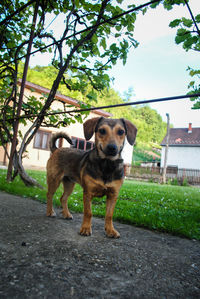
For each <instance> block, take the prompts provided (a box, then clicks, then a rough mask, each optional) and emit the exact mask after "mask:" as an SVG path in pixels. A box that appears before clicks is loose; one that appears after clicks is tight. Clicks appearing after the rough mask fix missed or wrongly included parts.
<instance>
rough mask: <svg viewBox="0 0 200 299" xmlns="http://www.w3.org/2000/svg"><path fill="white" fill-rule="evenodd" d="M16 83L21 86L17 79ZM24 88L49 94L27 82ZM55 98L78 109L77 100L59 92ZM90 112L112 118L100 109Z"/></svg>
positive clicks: (46, 89)
mask: <svg viewBox="0 0 200 299" xmlns="http://www.w3.org/2000/svg"><path fill="white" fill-rule="evenodd" d="M18 82H19V84H21V79H19V81H18ZM25 87H26V88H28V89H33V90H34V91H36V92H39V93H43V94H49V92H50V90H49V89H48V88H45V87H42V86H40V85H37V84H34V83H31V82H28V81H26V84H25ZM55 98H56V99H57V100H60V101H63V102H66V103H67V104H70V105H73V106H75V107H80V105H79V102H78V101H77V100H75V99H73V98H71V97H68V96H65V95H63V94H61V93H59V92H57V93H56V95H55ZM92 112H93V113H95V114H98V115H101V116H104V117H110V116H112V114H111V113H109V112H106V111H103V110H100V109H97V110H93V111H92Z"/></svg>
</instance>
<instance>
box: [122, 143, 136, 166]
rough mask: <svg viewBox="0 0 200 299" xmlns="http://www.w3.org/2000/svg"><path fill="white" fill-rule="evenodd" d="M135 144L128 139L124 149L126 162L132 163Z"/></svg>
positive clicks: (123, 155) (123, 154)
mask: <svg viewBox="0 0 200 299" xmlns="http://www.w3.org/2000/svg"><path fill="white" fill-rule="evenodd" d="M132 156H133V146H132V145H130V144H129V143H128V141H127V139H126V141H125V145H124V149H123V151H122V159H123V160H124V164H132Z"/></svg>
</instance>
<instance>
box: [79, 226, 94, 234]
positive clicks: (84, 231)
mask: <svg viewBox="0 0 200 299" xmlns="http://www.w3.org/2000/svg"><path fill="white" fill-rule="evenodd" d="M91 234H92V229H91V227H87V226H86V227H85V226H82V227H81V229H80V235H81V236H90V235H91Z"/></svg>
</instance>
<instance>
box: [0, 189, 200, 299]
mask: <svg viewBox="0 0 200 299" xmlns="http://www.w3.org/2000/svg"><path fill="white" fill-rule="evenodd" d="M45 208H46V206H45V205H44V204H41V203H39V202H37V201H34V200H31V199H28V198H22V197H18V196H14V195H9V194H6V193H3V192H0V298H1V299H2V298H6V299H8V298H30V299H31V298H48V299H49V298H84V299H86V298H98V299H99V298H106V299H107V298H123V299H125V298H148V299H149V298H160V299H165V298H200V242H198V241H195V240H188V239H184V238H179V237H174V236H171V235H168V234H163V233H158V232H152V231H149V230H145V229H142V228H137V227H134V226H130V225H125V224H120V223H115V226H116V228H117V229H118V230H119V232H120V233H121V238H120V239H117V240H116V239H109V238H107V237H106V236H105V234H104V221H103V219H97V218H94V219H93V235H92V236H91V237H82V236H80V235H79V234H78V231H79V228H80V225H81V222H82V215H79V214H75V215H74V219H73V220H72V221H67V220H63V219H62V218H61V217H60V216H58V217H57V218H54V219H52V218H47V217H46V216H45ZM57 213H58V215H59V210H57Z"/></svg>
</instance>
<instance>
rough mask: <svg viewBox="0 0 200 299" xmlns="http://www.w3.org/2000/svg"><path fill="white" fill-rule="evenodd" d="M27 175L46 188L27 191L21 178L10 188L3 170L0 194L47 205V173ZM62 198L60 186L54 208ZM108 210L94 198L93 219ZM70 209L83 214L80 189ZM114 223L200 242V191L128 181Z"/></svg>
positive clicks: (101, 202) (75, 190) (37, 172)
mask: <svg viewBox="0 0 200 299" xmlns="http://www.w3.org/2000/svg"><path fill="white" fill-rule="evenodd" d="M28 172H29V174H30V175H31V176H32V177H34V178H35V179H37V180H38V181H39V182H40V184H41V185H43V186H44V190H40V189H38V188H36V187H25V186H24V184H23V182H22V181H21V180H20V179H19V178H18V177H17V178H16V179H15V181H14V182H12V183H9V184H8V183H7V182H6V179H5V178H6V170H0V190H4V191H6V192H8V193H12V194H17V195H21V196H23V197H31V198H34V199H37V200H39V201H41V202H44V203H45V202H46V176H45V172H41V171H28ZM61 194H62V187H61V186H60V188H59V189H58V190H57V192H56V194H55V196H54V203H55V205H59V198H60V197H61ZM105 206H106V199H105V197H104V198H94V200H93V205H92V209H93V215H94V216H99V217H104V215H105ZM69 208H70V210H71V211H74V212H83V202H82V188H81V187H80V186H78V185H76V187H75V189H74V192H73V193H72V195H71V196H70V198H69ZM114 219H115V220H118V221H121V222H123V223H129V224H133V225H137V226H140V227H146V228H149V229H153V230H159V231H164V232H168V233H171V234H174V235H179V236H185V237H188V238H191V239H198V240H200V189H199V188H195V187H180V186H171V185H158V184H153V183H142V182H135V181H125V182H124V184H123V187H122V188H121V191H120V194H119V198H118V202H117V204H116V208H115V212H114Z"/></svg>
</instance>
